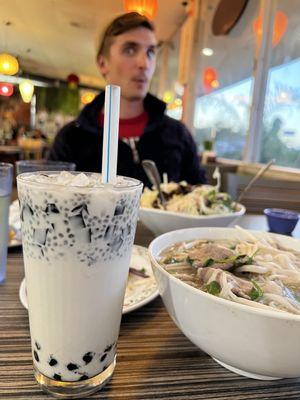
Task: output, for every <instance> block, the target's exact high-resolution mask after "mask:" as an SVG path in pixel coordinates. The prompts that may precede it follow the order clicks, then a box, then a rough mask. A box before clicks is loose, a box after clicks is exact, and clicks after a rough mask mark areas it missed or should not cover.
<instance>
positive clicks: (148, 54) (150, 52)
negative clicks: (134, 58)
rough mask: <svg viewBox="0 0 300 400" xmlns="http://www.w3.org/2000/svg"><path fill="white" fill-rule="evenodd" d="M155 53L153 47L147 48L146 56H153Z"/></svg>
mask: <svg viewBox="0 0 300 400" xmlns="http://www.w3.org/2000/svg"><path fill="white" fill-rule="evenodd" d="M155 54H156V51H155V49H149V50H148V51H147V56H148V57H149V58H153V57H155Z"/></svg>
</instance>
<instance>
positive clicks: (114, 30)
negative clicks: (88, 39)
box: [97, 12, 154, 59]
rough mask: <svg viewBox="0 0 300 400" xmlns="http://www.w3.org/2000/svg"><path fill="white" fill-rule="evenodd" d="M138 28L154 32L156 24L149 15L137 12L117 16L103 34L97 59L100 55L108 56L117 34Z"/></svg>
mask: <svg viewBox="0 0 300 400" xmlns="http://www.w3.org/2000/svg"><path fill="white" fill-rule="evenodd" d="M136 28H146V29H149V30H150V31H152V32H154V25H153V24H152V22H151V21H150V20H149V19H148V18H147V17H145V16H144V15H141V14H139V13H137V12H130V13H126V14H122V15H120V16H119V17H117V18H115V19H114V20H113V21H112V22H111V23H110V24H109V25H108V27H107V28H106V29H105V31H104V33H103V35H102V38H101V40H100V44H99V47H98V51H97V59H98V58H99V56H100V55H105V56H107V55H108V54H109V49H110V46H111V45H112V42H113V39H114V38H115V37H116V36H119V35H122V34H123V33H125V32H128V31H130V30H132V29H136Z"/></svg>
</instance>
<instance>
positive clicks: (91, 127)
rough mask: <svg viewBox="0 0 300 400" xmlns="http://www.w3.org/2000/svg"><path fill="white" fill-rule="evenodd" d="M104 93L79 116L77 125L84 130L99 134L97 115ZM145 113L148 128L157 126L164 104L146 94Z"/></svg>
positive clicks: (101, 105) (163, 110)
mask: <svg viewBox="0 0 300 400" xmlns="http://www.w3.org/2000/svg"><path fill="white" fill-rule="evenodd" d="M104 99H105V92H104V91H103V92H101V93H100V94H99V95H98V96H96V97H95V99H94V100H93V101H92V102H91V103H90V104H87V105H86V106H85V107H84V108H83V109H82V111H81V113H80V114H79V116H78V118H77V121H76V122H77V123H78V124H80V125H81V126H82V127H83V128H84V129H86V130H88V131H90V132H94V133H99V122H98V121H99V114H100V111H101V110H102V108H103V106H104ZM144 107H145V111H147V113H148V115H149V122H148V127H149V126H150V125H152V124H157V123H158V122H159V121H160V120H161V118H162V116H163V115H164V112H165V109H166V104H165V103H164V102H163V101H161V100H159V99H158V98H157V97H155V96H153V95H152V94H150V93H148V94H147V96H146V97H145V99H144Z"/></svg>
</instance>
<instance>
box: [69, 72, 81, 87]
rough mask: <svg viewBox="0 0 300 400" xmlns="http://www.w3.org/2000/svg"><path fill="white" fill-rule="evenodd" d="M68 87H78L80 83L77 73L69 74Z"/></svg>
mask: <svg viewBox="0 0 300 400" xmlns="http://www.w3.org/2000/svg"><path fill="white" fill-rule="evenodd" d="M67 82H68V88H69V89H77V87H78V85H79V77H78V76H77V75H76V74H70V75H68V76H67Z"/></svg>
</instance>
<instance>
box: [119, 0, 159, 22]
mask: <svg viewBox="0 0 300 400" xmlns="http://www.w3.org/2000/svg"><path fill="white" fill-rule="evenodd" d="M124 9H125V11H126V12H137V13H139V14H141V15H144V16H145V17H147V18H149V19H154V18H155V16H156V13H157V9H158V1H157V0H124Z"/></svg>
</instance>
